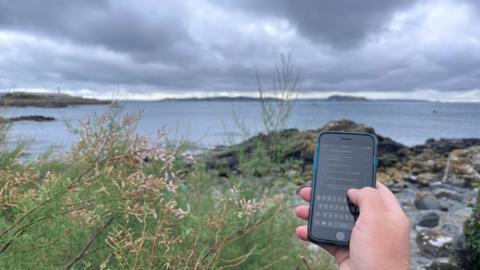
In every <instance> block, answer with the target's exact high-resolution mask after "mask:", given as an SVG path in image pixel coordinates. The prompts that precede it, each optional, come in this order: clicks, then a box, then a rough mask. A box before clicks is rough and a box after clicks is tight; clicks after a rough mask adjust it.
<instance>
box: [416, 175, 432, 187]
mask: <svg viewBox="0 0 480 270" xmlns="http://www.w3.org/2000/svg"><path fill="white" fill-rule="evenodd" d="M435 179H436V175H435V174H433V173H421V174H419V175H417V184H419V185H420V186H422V187H428V186H429V185H430V182H433V181H435Z"/></svg>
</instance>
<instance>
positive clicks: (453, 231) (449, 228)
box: [441, 224, 463, 236]
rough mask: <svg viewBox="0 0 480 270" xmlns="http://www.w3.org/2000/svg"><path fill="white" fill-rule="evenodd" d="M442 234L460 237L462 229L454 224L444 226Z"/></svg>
mask: <svg viewBox="0 0 480 270" xmlns="http://www.w3.org/2000/svg"><path fill="white" fill-rule="evenodd" d="M441 230H442V232H444V233H446V234H449V235H453V236H460V235H462V233H463V228H462V227H460V226H458V225H455V224H445V225H443V226H442V228H441Z"/></svg>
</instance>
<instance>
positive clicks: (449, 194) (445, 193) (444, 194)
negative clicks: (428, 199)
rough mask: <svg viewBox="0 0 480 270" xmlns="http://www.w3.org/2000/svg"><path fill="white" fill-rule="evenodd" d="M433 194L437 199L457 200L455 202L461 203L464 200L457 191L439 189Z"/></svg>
mask: <svg viewBox="0 0 480 270" xmlns="http://www.w3.org/2000/svg"><path fill="white" fill-rule="evenodd" d="M433 194H434V195H435V197H437V199H441V198H447V199H450V200H455V201H461V200H462V195H460V194H459V193H458V192H456V191H455V190H450V189H446V188H439V189H436V190H434V191H433Z"/></svg>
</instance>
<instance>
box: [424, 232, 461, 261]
mask: <svg viewBox="0 0 480 270" xmlns="http://www.w3.org/2000/svg"><path fill="white" fill-rule="evenodd" d="M416 243H417V245H418V247H419V249H420V252H422V253H423V254H425V255H426V256H428V257H447V256H449V254H450V251H451V250H452V248H453V246H454V238H453V237H452V236H450V235H448V234H445V233H443V232H440V231H436V230H424V231H421V232H419V233H418V234H417V239H416Z"/></svg>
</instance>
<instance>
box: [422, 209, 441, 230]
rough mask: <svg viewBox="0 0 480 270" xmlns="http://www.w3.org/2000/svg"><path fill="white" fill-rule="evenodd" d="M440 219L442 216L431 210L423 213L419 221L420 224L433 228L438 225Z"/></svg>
mask: <svg viewBox="0 0 480 270" xmlns="http://www.w3.org/2000/svg"><path fill="white" fill-rule="evenodd" d="M439 221H440V216H439V215H438V214H437V213H435V212H430V213H427V214H425V215H423V216H422V217H421V218H420V221H419V222H418V223H417V225H418V226H422V227H428V228H433V227H435V226H437V225H438V223H439Z"/></svg>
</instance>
